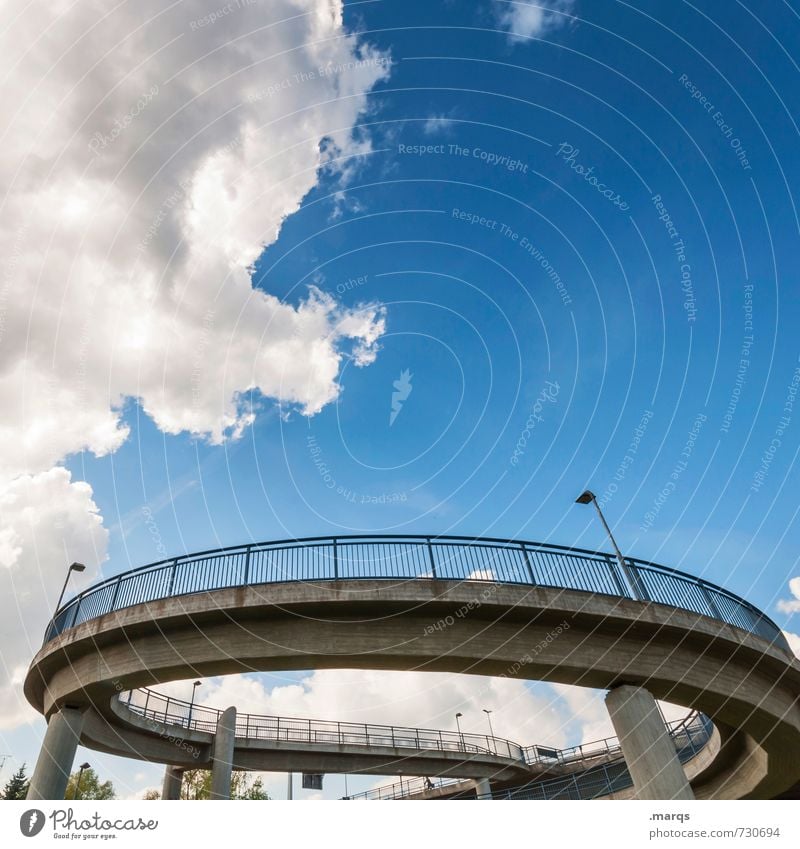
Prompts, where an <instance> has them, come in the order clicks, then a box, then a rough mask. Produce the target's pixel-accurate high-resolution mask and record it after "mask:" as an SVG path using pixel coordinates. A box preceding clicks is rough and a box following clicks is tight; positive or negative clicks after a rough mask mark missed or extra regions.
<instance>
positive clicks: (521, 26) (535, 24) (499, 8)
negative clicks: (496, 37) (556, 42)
mask: <svg viewBox="0 0 800 849" xmlns="http://www.w3.org/2000/svg"><path fill="white" fill-rule="evenodd" d="M574 6H575V0H532V2H528V0H501V1H500V2H496V3H495V12H496V15H497V22H498V23H499V24H500V26H501V27H502V28H503V29H505V30H507V31H508V34H509V38H510V39H511V40H512V41H521V40H523V39H525V38H534V37H536V36H539V35H543V34H545V33H547V32H550V31H551V30H554V29H557V28H558V27H561V26H563V25H564V24H565V23H567V22H568V21H569V18H568V17H567V15H569V14H570V13H571V12H572V10H573V8H574Z"/></svg>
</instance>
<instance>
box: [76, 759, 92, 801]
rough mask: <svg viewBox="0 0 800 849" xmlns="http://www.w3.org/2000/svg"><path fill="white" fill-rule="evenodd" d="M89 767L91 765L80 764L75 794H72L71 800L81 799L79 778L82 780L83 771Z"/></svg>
mask: <svg viewBox="0 0 800 849" xmlns="http://www.w3.org/2000/svg"><path fill="white" fill-rule="evenodd" d="M90 766H91V764H88V763H85V764H81V768H80V770H79V772H78V780H77V781H76V782H75V792H74V793H73V794H72V798H73V799H80V798H81V778H83V771H84V770H85V769H89V767H90Z"/></svg>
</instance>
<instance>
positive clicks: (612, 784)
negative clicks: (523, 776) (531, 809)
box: [492, 713, 714, 800]
mask: <svg viewBox="0 0 800 849" xmlns="http://www.w3.org/2000/svg"><path fill="white" fill-rule="evenodd" d="M672 725H673V726H674V725H675V723H672ZM713 731H714V725H713V723H712V722H711V720H710V719H709V718H708V717H707V716H705V715H704V714H702V713H696V714H693V715H691V716H689V717H687V719H685V720H681V721H680V722H679V723H678V724H677V727H675V728H671V729H670V734H671V735H672V739H673V742H674V743H675V748H676V750H677V754H678V760H680V762H681V763H686V762H687V761H689V760H691V759H692V758H693V757H694V756H695V755H697V754H698V753H699V752H701V751H702V749H703V748H704V747H705V746H706V744H707V743H708V741H709V740H710V739H711V735H712V733H713ZM632 786H633V779H632V778H631V775H630V773H629V772H628V768H627V766H626V765H625V761H624V759H623V758H622V756H621V752H620V757H619V759H618V760H616V761H614V762H612V763H604V764H599V765H595V766H591V767H589V768H588V769H586V770H582V771H580V772H574V773H572V775H569V776H565V777H564V778H550V779H545V780H544V781H532V782H530V783H528V784H526V785H523V786H522V787H516V788H512V789H509V790H502V791H500V792H493V793H492V798H494V799H539V800H551V799H598V798H600V797H602V796H608V795H610V794H611V793H616V792H619V791H620V790H625V789H627V788H629V787H632Z"/></svg>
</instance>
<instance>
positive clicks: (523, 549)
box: [520, 542, 536, 586]
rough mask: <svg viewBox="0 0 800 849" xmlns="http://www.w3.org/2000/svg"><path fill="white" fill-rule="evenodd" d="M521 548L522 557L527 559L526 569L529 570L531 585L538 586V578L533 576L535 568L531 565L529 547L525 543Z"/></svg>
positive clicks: (521, 544)
mask: <svg viewBox="0 0 800 849" xmlns="http://www.w3.org/2000/svg"><path fill="white" fill-rule="evenodd" d="M520 548H521V549H522V555H523V557H524V558H525V567H526V568H527V570H528V577H529V578H530V579H531V583H532V584H533V585H534V586H536V576H535V575H534V574H533V566H532V565H531V558H530V555H529V554H528V547H527V546H526V545H525V543H524V542H523V543H520Z"/></svg>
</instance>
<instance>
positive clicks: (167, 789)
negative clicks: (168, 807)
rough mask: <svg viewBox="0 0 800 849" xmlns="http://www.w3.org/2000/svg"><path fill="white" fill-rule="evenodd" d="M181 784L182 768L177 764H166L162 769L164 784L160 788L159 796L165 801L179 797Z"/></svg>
mask: <svg viewBox="0 0 800 849" xmlns="http://www.w3.org/2000/svg"><path fill="white" fill-rule="evenodd" d="M182 785H183V769H181V768H180V767H178V766H168V767H167V768H166V769H165V770H164V786H163V787H162V789H161V798H162V799H164V800H167V801H170V800H174V799H180V798H181V787H182Z"/></svg>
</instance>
